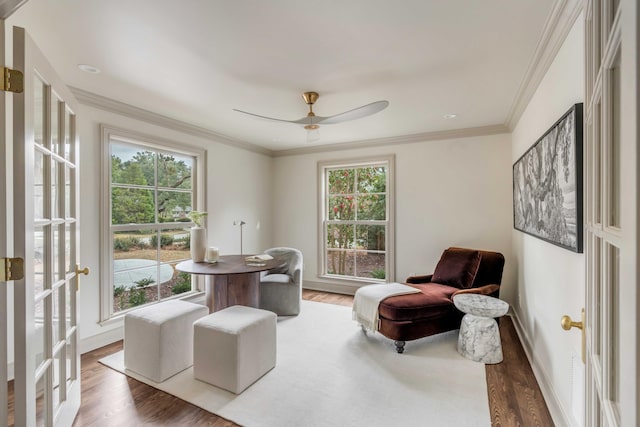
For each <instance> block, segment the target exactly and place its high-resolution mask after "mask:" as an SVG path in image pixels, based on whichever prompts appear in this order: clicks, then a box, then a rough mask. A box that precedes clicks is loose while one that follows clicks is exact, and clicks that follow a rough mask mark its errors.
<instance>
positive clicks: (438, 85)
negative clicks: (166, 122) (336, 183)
mask: <svg viewBox="0 0 640 427" xmlns="http://www.w3.org/2000/svg"><path fill="white" fill-rule="evenodd" d="M553 3H554V0H515V1H514V0H482V1H469V0H448V1H446V0H403V1H390V0H348V1H347V0H323V1H310V0H269V1H264V0H236V1H231V0H181V1H175V0H171V1H169V0H135V1H133V0H108V1H105V0H82V1H78V0H55V1H53V0H29V1H28V2H27V3H26V5H24V6H22V7H21V8H20V9H19V10H18V11H17V12H16V13H15V14H14V15H13V16H11V18H10V19H9V20H8V23H9V24H11V25H21V26H24V27H26V28H27V30H28V32H29V33H30V34H31V36H32V38H33V39H34V40H35V42H36V44H38V45H39V46H40V48H41V49H42V50H43V51H44V52H45V54H46V55H47V56H48V57H49V60H50V61H51V62H52V64H53V66H54V67H55V68H56V69H57V70H58V72H59V73H60V75H61V76H62V78H63V79H64V80H65V81H66V82H67V84H69V85H70V86H73V87H77V88H80V89H83V90H85V91H89V92H93V93H95V94H98V95H102V96H105V97H109V98H111V99H114V100H117V101H120V102H124V103H127V104H131V105H133V106H136V107H139V108H143V109H146V110H150V111H153V112H155V113H159V114H162V115H165V116H168V117H171V118H174V119H178V120H181V121H184V122H187V123H190V124H194V125H197V126H201V127H203V128H206V129H209V130H211V131H213V132H216V133H219V134H222V135H225V136H228V137H230V138H234V139H239V140H242V141H246V142H249V143H252V144H256V145H260V146H263V147H265V148H268V149H270V150H284V149H292V148H297V147H306V146H308V145H309V144H308V143H307V142H306V139H305V135H306V134H305V131H304V130H303V129H302V127H301V126H300V125H294V124H288V123H272V122H268V121H264V120H260V119H254V118H251V117H248V116H245V115H242V114H240V113H237V112H234V111H232V109H233V108H237V109H240V110H245V111H250V112H253V113H256V114H260V115H265V116H271V117H277V118H283V119H290V120H295V119H299V118H301V117H303V116H304V115H305V114H306V112H307V106H306V105H305V104H304V101H303V100H302V98H301V96H300V95H301V93H302V92H304V91H309V90H314V91H317V92H319V93H320V99H319V100H318V102H317V103H316V105H315V108H314V110H315V112H316V113H317V114H318V115H321V116H330V115H334V114H337V113H340V112H343V111H347V110H350V109H353V108H356V107H359V106H361V105H364V104H368V103H370V102H374V101H378V100H384V99H386V100H388V101H389V102H390V105H389V107H388V108H387V109H386V110H383V111H382V112H380V113H377V114H375V115H373V116H370V117H366V118H362V119H358V120H355V121H352V122H348V123H342V124H335V125H326V126H322V127H321V129H320V133H321V140H320V141H319V142H317V143H314V145H319V144H334V143H341V142H350V141H360V140H368V139H375V138H388V137H395V136H405V135H413V134H419V133H427V132H437V131H445V130H451V129H464V128H472V127H480V126H489V125H499V124H504V123H505V122H506V120H507V118H508V116H509V113H510V111H511V109H512V108H513V105H514V102H515V101H516V96H517V94H518V89H519V87H520V85H521V83H522V82H523V79H524V77H525V74H526V71H527V68H528V66H529V65H530V62H531V60H532V57H533V55H534V52H535V50H536V46H537V44H538V42H539V39H540V36H541V35H542V31H543V28H544V25H545V22H546V20H547V18H548V16H549V14H550V12H551V9H552V7H553ZM78 64H91V65H94V66H96V67H98V68H99V69H101V70H102V72H101V73H100V74H95V75H94V74H88V73H85V72H82V71H80V70H79V69H78V68H77V65H78ZM449 113H455V114H457V117H456V118H455V119H449V120H447V119H444V118H443V115H445V114H449Z"/></svg>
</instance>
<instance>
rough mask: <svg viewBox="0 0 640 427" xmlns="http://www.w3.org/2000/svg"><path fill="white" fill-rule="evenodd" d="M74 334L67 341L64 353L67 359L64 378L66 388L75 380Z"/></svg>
mask: <svg viewBox="0 0 640 427" xmlns="http://www.w3.org/2000/svg"><path fill="white" fill-rule="evenodd" d="M75 337H76V335H75V332H74V334H73V335H71V336H70V337H69V339H68V340H67V349H66V351H65V355H66V358H67V369H66V377H67V386H69V385H70V384H71V381H73V380H75V379H76V359H75V357H74V355H75V354H76V353H75V344H74V343H75Z"/></svg>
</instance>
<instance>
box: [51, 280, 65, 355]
mask: <svg viewBox="0 0 640 427" xmlns="http://www.w3.org/2000/svg"><path fill="white" fill-rule="evenodd" d="M61 291H64V289H61V288H60V287H57V288H55V289H54V290H53V296H52V297H51V300H52V303H53V313H52V316H51V319H52V322H51V325H52V329H53V341H52V344H53V345H54V346H55V345H56V344H57V343H58V341H60V340H61V339H64V336H61V335H60V319H64V317H61V310H62V306H61V305H60V297H61V295H62V294H61Z"/></svg>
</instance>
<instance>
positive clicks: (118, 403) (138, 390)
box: [9, 290, 553, 427]
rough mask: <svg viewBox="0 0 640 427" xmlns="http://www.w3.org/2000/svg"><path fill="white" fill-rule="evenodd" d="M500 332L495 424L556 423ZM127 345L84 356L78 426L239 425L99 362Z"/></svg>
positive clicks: (508, 325) (513, 342)
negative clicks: (502, 359)
mask: <svg viewBox="0 0 640 427" xmlns="http://www.w3.org/2000/svg"><path fill="white" fill-rule="evenodd" d="M303 298H304V299H307V300H311V301H317V302H324V303H330V304H337V305H345V306H351V305H352V303H353V297H352V296H349V295H338V294H330V293H325V292H317V291H309V290H304V291H303ZM500 335H501V338H502V345H503V353H504V362H502V363H500V364H497V365H486V372H487V390H488V398H489V410H490V413H491V420H492V426H494V427H507V426H509V427H510V426H525V427H529V426H532V427H533V426H541V427H547V426H553V421H552V420H551V416H550V414H549V411H548V409H547V406H546V404H545V402H544V399H543V397H542V394H541V392H540V388H539V387H538V383H537V381H536V379H535V377H534V376H533V372H532V370H531V367H530V366H529V362H528V361H527V358H526V356H525V354H524V350H523V349H522V346H521V344H520V341H519V339H518V336H517V334H516V332H515V329H514V327H513V323H512V322H511V318H509V317H504V318H502V319H501V321H500ZM407 346H408V347H407V351H411V349H410V343H409V344H408V345H407ZM121 349H122V341H119V342H116V343H113V344H111V345H108V346H106V347H102V348H100V349H97V350H94V351H92V352H89V353H86V354H84V355H83V356H82V405H81V407H80V412H79V413H78V416H77V418H76V420H75V422H74V424H73V425H74V426H75V427H81V426H91V427H110V426H114V427H115V426H118V427H128V426H142V425H144V426H213V427H230V426H237V424H235V423H233V422H231V421H228V420H226V419H224V418H221V417H218V416H216V415H213V414H211V413H209V412H206V411H204V410H202V409H200V408H198V407H196V406H194V405H191V404H190V403H187V402H185V401H183V400H180V399H178V398H176V397H173V396H171V395H169V394H167V393H164V392H162V391H160V390H156V389H154V388H153V387H150V386H148V385H146V384H144V383H141V382H139V381H136V380H134V379H132V378H129V377H127V376H125V375H122V374H120V373H118V372H116V371H114V370H112V369H109V368H107V367H105V366H103V365H101V364H100V363H98V360H100V359H101V358H103V357H104V356H107V355H109V354H112V353H115V352H116V351H119V350H121ZM390 351H391V347H390ZM11 389H12V387H11V385H10V390H11ZM12 394H13V393H10V396H9V397H10V400H11V401H12V400H13V396H12ZM479 398H482V397H479ZM346 427H348V426H346Z"/></svg>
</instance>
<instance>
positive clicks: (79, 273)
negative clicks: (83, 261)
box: [76, 264, 89, 292]
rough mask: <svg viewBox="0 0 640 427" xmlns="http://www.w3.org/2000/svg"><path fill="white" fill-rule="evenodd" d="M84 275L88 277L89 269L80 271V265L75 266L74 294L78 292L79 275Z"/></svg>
mask: <svg viewBox="0 0 640 427" xmlns="http://www.w3.org/2000/svg"><path fill="white" fill-rule="evenodd" d="M81 274H84V275H85V276H88V275H89V267H85V268H83V269H80V264H76V292H78V290H80V275H81Z"/></svg>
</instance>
